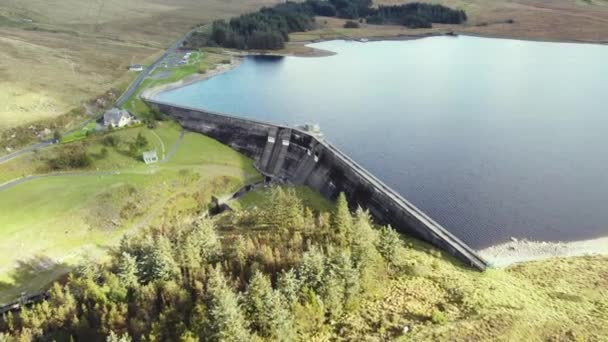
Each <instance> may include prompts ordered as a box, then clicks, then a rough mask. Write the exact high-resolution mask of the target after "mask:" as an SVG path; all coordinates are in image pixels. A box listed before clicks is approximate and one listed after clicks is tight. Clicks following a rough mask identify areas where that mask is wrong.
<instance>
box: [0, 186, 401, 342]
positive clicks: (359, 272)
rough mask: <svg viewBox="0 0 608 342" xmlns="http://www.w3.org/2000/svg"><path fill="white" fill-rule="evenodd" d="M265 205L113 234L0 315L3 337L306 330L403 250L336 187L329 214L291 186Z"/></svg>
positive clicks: (242, 335) (310, 333)
mask: <svg viewBox="0 0 608 342" xmlns="http://www.w3.org/2000/svg"><path fill="white" fill-rule="evenodd" d="M270 197H271V206H272V208H273V210H262V209H255V208H254V209H250V210H246V211H238V212H233V213H227V214H224V215H223V216H220V217H219V218H215V219H210V218H207V217H203V216H195V217H193V218H189V219H184V218H175V219H173V220H170V221H169V222H165V223H163V224H161V225H159V226H156V227H151V228H147V229H145V230H143V231H141V232H139V233H137V234H135V235H134V236H129V237H125V238H123V240H122V241H121V243H120V246H119V247H118V248H116V249H115V250H114V251H112V258H111V260H110V261H109V262H108V263H107V264H104V265H98V264H93V263H91V264H86V265H85V266H83V267H81V268H80V269H78V270H77V271H76V272H75V273H73V274H71V275H70V276H69V277H68V279H67V281H66V282H65V283H64V284H59V283H55V284H54V285H53V287H52V288H51V289H50V291H49V298H48V299H47V300H45V301H43V302H42V303H39V304H36V305H34V306H33V307H31V308H24V309H22V310H21V311H20V312H18V313H10V312H9V313H8V314H5V315H4V316H3V317H2V319H1V320H0V332H2V333H0V340H2V341H13V340H19V341H31V340H41V341H53V340H57V341H68V340H77V341H131V340H135V341H167V340H169V341H250V340H257V341H260V340H280V341H293V340H310V339H314V338H321V339H323V338H324V337H327V336H331V334H335V335H340V334H341V330H340V329H341V328H340V326H339V325H336V324H335V322H336V321H337V320H339V318H340V317H344V316H345V315H348V314H349V312H353V311H354V310H356V309H357V307H358V305H359V303H360V299H361V298H362V297H364V296H366V295H369V294H371V293H373V292H374V289H377V288H378V287H381V286H382V279H387V277H389V276H390V275H391V273H392V272H394V271H395V270H396V266H395V265H396V263H395V258H396V256H397V255H398V253H399V250H400V249H404V248H405V247H404V246H403V243H402V241H401V240H400V238H399V236H398V234H397V233H396V232H395V231H394V230H392V229H391V228H390V227H382V228H379V229H378V228H375V227H374V225H373V223H372V222H371V219H370V217H369V215H368V213H366V212H365V211H363V210H361V209H358V210H357V211H356V212H355V213H351V212H350V211H349V208H348V205H347V202H346V199H345V197H344V195H340V197H339V198H338V201H337V205H336V208H335V210H334V212H333V213H332V214H329V213H314V212H313V211H312V210H310V209H309V208H306V207H304V205H303V204H302V201H301V200H300V199H299V198H298V197H297V196H296V194H295V192H294V191H292V190H283V189H281V188H275V189H273V190H272V191H271V192H270Z"/></svg>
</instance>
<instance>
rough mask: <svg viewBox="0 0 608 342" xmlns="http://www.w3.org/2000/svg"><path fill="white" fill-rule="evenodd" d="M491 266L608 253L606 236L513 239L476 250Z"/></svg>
mask: <svg viewBox="0 0 608 342" xmlns="http://www.w3.org/2000/svg"><path fill="white" fill-rule="evenodd" d="M477 252H478V253H479V255H481V256H482V257H483V258H484V259H486V260H487V261H488V263H489V264H490V267H492V268H503V267H507V266H510V265H513V264H519V263H524V262H530V261H537V260H546V259H551V258H565V257H582V256H588V255H608V236H604V237H599V238H596V239H589V240H579V241H572V242H546V241H529V240H525V239H524V240H513V241H509V242H506V243H502V244H499V245H495V246H490V247H488V248H484V249H482V250H479V251H477Z"/></svg>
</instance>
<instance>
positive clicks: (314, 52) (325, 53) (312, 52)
mask: <svg viewBox="0 0 608 342" xmlns="http://www.w3.org/2000/svg"><path fill="white" fill-rule="evenodd" d="M458 36H465V37H476V38H491V39H507V40H521V41H530V42H540V43H566V44H593V45H608V41H587V40H569V39H534V38H525V37H509V36H500V35H488V34H478V33H474V32H458V31H445V32H424V33H416V34H399V35H392V36H371V37H359V38H348V37H342V38H339V37H332V38H327V39H315V40H306V41H297V42H289V43H288V46H289V45H291V46H304V47H306V48H307V51H306V52H289V51H282V52H275V51H270V50H253V51H236V52H235V51H230V52H229V53H228V54H229V55H230V56H232V57H233V60H232V61H231V63H230V64H219V65H218V66H217V68H215V69H213V70H211V71H209V72H207V73H205V74H195V75H190V76H187V77H185V78H183V79H181V80H179V81H176V82H172V83H167V84H163V85H159V86H157V87H153V88H149V89H145V90H143V91H142V93H141V94H140V97H141V98H153V97H155V96H156V95H158V94H159V93H162V92H165V91H170V90H174V89H178V88H181V87H185V86H188V85H191V84H193V83H196V82H200V81H205V80H208V79H210V78H212V77H215V76H218V75H221V74H223V73H225V72H228V71H230V70H232V69H234V68H236V67H238V66H239V65H240V64H241V63H242V62H243V58H245V57H249V56H276V57H301V58H309V57H329V56H334V55H336V54H337V53H336V52H333V51H329V50H323V49H319V48H315V47H311V46H309V45H310V44H316V43H323V42H328V41H332V40H344V41H357V42H361V43H367V42H378V41H408V40H417V39H424V38H431V37H455V38H457V37H458ZM363 40H365V41H363Z"/></svg>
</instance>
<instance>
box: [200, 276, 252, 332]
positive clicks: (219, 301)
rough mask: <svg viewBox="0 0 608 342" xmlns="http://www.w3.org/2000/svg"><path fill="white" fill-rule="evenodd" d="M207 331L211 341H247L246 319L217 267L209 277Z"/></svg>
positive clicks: (235, 296) (234, 295) (236, 298)
mask: <svg viewBox="0 0 608 342" xmlns="http://www.w3.org/2000/svg"><path fill="white" fill-rule="evenodd" d="M207 293H208V295H209V332H210V336H209V337H210V339H211V340H212V341H222V342H224V341H226V342H229V341H230V342H231V341H248V340H249V339H250V335H249V331H248V330H247V321H246V320H245V317H244V315H243V313H242V312H241V308H240V307H239V304H238V297H237V295H236V294H235V293H234V292H233V291H232V290H231V289H230V287H228V284H227V283H226V279H225V278H224V275H223V274H222V272H221V271H220V269H219V268H216V269H214V270H213V271H212V272H211V274H210V277H209V284H208V289H207Z"/></svg>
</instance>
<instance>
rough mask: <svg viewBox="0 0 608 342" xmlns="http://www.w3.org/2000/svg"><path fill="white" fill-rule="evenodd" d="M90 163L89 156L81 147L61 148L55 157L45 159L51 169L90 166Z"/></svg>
mask: <svg viewBox="0 0 608 342" xmlns="http://www.w3.org/2000/svg"><path fill="white" fill-rule="evenodd" d="M92 163H93V161H92V159H91V157H90V156H89V155H88V154H87V152H86V151H85V150H84V148H82V147H75V148H72V149H70V150H68V149H63V150H61V151H60V152H59V155H58V156H57V157H55V158H51V159H48V160H47V165H48V167H49V168H50V169H51V170H65V169H83V168H87V167H89V166H91V164H92Z"/></svg>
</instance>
